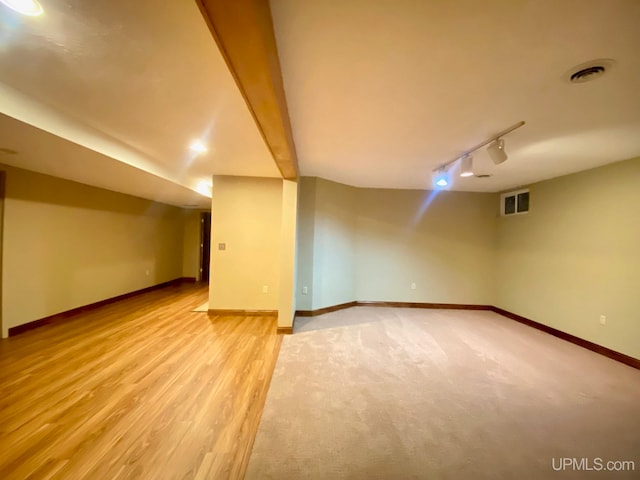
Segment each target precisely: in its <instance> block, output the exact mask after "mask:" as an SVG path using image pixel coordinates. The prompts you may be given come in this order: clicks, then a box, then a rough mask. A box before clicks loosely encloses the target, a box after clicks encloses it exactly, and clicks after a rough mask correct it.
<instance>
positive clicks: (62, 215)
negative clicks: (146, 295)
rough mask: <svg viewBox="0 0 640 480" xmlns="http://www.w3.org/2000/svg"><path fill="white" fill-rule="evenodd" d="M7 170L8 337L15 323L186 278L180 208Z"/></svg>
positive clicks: (5, 307) (5, 290)
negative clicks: (9, 330) (184, 275)
mask: <svg viewBox="0 0 640 480" xmlns="http://www.w3.org/2000/svg"><path fill="white" fill-rule="evenodd" d="M2 170H5V171H6V172H7V177H6V197H5V214H4V242H3V246H4V249H3V265H2V275H3V282H2V288H3V304H2V310H3V320H4V321H3V330H4V331H3V335H4V336H6V333H7V329H8V328H10V327H13V326H17V325H21V324H23V323H27V322H30V321H33V320H37V319H39V318H43V317H46V316H49V315H53V314H56V313H59V312H63V311H66V310H70V309H73V308H76V307H79V306H82V305H87V304H90V303H94V302H97V301H100V300H104V299H106V298H111V297H114V296H117V295H121V294H123V293H128V292H131V291H134V290H138V289H141V288H145V287H148V286H151V285H156V284H159V283H162V282H165V281H168V280H172V279H175V278H179V277H181V275H182V240H183V222H182V215H181V211H180V209H178V208H176V207H171V206H168V205H163V204H159V203H154V202H150V201H148V200H143V199H140V198H136V197H132V196H128V195H123V194H120V193H115V192H110V191H108V190H103V189H99V188H95V187H90V186H87V185H82V184H79V183H75V182H71V181H67V180H62V179H58V178H54V177H50V176H46V175H41V174H37V173H33V172H29V171H26V170H21V169H17V168H12V167H4V166H3V167H2ZM147 272H148V274H147Z"/></svg>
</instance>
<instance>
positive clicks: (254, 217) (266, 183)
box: [209, 176, 282, 310]
mask: <svg viewBox="0 0 640 480" xmlns="http://www.w3.org/2000/svg"><path fill="white" fill-rule="evenodd" d="M281 222H282V180H281V179H277V178H252V177H227V176H214V177H213V198H212V203H211V225H212V229H211V231H212V250H211V280H210V282H209V308H210V309H223V310H226V309H231V310H234V309H239V310H278V302H279V299H280V296H279V287H280V241H281V233H282V232H281ZM219 243H224V244H226V249H225V250H218V244H219ZM263 286H267V288H268V293H263Z"/></svg>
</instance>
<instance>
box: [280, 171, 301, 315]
mask: <svg viewBox="0 0 640 480" xmlns="http://www.w3.org/2000/svg"><path fill="white" fill-rule="evenodd" d="M297 213H298V183H297V182H296V181H292V180H283V181H282V217H281V218H282V222H281V229H280V301H279V304H278V326H279V327H291V326H292V325H293V318H294V316H295V311H296V297H295V284H296V283H295V282H296V241H297V236H296V229H297Z"/></svg>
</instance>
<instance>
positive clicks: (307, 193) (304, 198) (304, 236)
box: [295, 177, 317, 310]
mask: <svg viewBox="0 0 640 480" xmlns="http://www.w3.org/2000/svg"><path fill="white" fill-rule="evenodd" d="M316 180H317V179H316V177H300V178H299V179H298V222H297V232H296V244H297V259H296V293H295V297H296V308H297V309H298V310H311V309H312V308H313V292H314V285H313V238H314V232H315V204H316ZM305 287H306V291H305Z"/></svg>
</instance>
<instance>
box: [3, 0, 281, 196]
mask: <svg viewBox="0 0 640 480" xmlns="http://www.w3.org/2000/svg"><path fill="white" fill-rule="evenodd" d="M40 1H41V3H42V5H43V7H44V10H45V13H44V15H42V16H41V17H22V16H20V15H18V14H15V13H13V12H12V11H10V10H8V9H7V8H6V7H5V6H4V5H1V4H0V94H1V95H2V98H3V101H2V103H0V113H3V114H5V115H7V116H8V117H12V118H13V119H15V121H16V123H15V124H14V125H11V124H10V122H9V119H8V118H3V119H2V124H3V129H4V128H6V130H3V131H2V134H1V135H0V147H4V148H11V149H14V150H18V152H19V154H18V155H16V156H11V158H7V157H6V156H5V157H2V158H0V162H4V163H9V162H11V163H12V164H15V165H16V166H22V167H23V168H27V169H31V170H35V171H41V172H44V173H51V174H55V175H57V176H60V177H63V178H69V179H72V180H77V181H82V182H84V183H88V184H92V185H99V186H106V185H105V178H104V174H103V173H101V171H102V170H101V168H96V166H97V165H98V164H101V162H104V161H105V159H107V158H111V159H112V160H113V161H114V162H116V161H117V162H119V163H124V164H125V165H124V166H128V167H129V168H121V167H123V166H122V165H120V166H114V167H113V168H110V169H109V172H110V173H109V175H113V176H114V177H113V178H110V179H109V181H108V182H107V183H109V184H112V185H114V186H117V185H126V187H122V186H121V187H120V188H116V187H113V186H112V187H107V188H111V189H115V190H118V191H123V190H125V193H131V194H134V195H139V196H144V197H146V198H151V197H154V196H155V197H158V195H159V194H158V193H149V192H148V190H149V188H148V185H146V183H145V182H146V181H147V180H145V178H148V180H149V181H150V182H155V181H156V180H157V179H160V180H163V181H164V182H165V183H166V182H173V183H176V184H178V185H181V186H184V187H187V188H189V189H191V190H197V189H199V187H198V186H199V185H200V184H201V183H202V182H203V181H204V182H209V183H210V180H211V175H212V174H220V175H252V176H264V177H279V176H280V174H279V172H278V169H277V167H276V165H275V162H274V161H273V158H272V156H271V154H270V152H269V151H268V149H267V147H266V145H265V143H264V141H263V139H262V137H261V135H260V133H259V130H258V129H257V127H256V125H255V122H254V120H253V118H252V116H251V114H250V113H249V110H248V108H247V106H246V104H245V102H244V100H243V98H242V96H241V94H240V92H239V90H238V88H237V87H236V85H235V82H234V80H233V78H232V76H231V74H230V72H229V70H228V68H227V66H226V64H225V62H224V60H223V58H222V55H221V54H220V52H219V50H218V48H217V46H216V44H215V42H214V41H213V38H212V36H211V34H210V32H209V30H208V28H207V26H206V24H205V22H204V20H203V18H202V15H201V14H200V12H199V10H198V8H197V5H196V3H195V1H192V0H189V1H187V0H172V1H162V2H151V1H142V2H139V1H130V0H110V1H108V2H88V1H85V0H40ZM22 124H29V125H32V126H33V127H37V128H32V129H26V128H25V126H24V125H22ZM12 129H15V130H16V131H20V132H21V134H27V133H28V134H30V135H34V137H33V139H32V140H33V141H43V142H45V141H48V142H50V143H51V145H52V147H53V148H56V149H60V150H48V151H47V150H44V149H37V148H28V146H27V145H26V144H25V143H24V142H23V143H20V142H19V141H18V139H17V137H16V139H14V138H13V136H12V135H11V134H10V131H11V130H12ZM47 132H48V133H49V134H54V135H56V136H59V137H62V138H64V139H66V140H69V141H70V142H72V143H74V144H76V145H75V146H64V145H63V144H62V143H60V142H54V141H53V140H51V139H50V138H48V137H46V135H45V134H46V133H47ZM198 137H201V138H205V139H206V143H207V144H208V146H209V152H208V153H207V154H205V155H202V156H198V157H196V156H194V155H193V154H192V153H191V152H190V151H189V150H188V148H187V147H188V145H189V143H190V142H191V140H192V139H194V138H198ZM45 138H47V140H44V139H45ZM27 143H28V142H27ZM54 145H55V146H54ZM78 145H80V146H82V147H85V149H87V150H90V151H91V152H84V153H82V154H80V153H79V152H80V150H78V148H77V147H78ZM72 153H74V154H78V155H81V156H82V158H83V159H84V161H82V162H78V161H74V160H72V159H71V157H69V156H68V155H70V154H72ZM52 158H53V159H55V168H53V169H52ZM134 168H135V169H138V170H142V173H144V172H148V173H149V175H150V176H148V177H147V176H145V175H144V174H143V175H140V174H139V173H140V172H137V173H135V172H134V170H133V169H134ZM133 177H135V178H137V179H138V181H132V178H133ZM151 177H155V179H156V180H154V179H152V178H151ZM200 189H201V188H200ZM168 190H172V189H168ZM175 191H176V192H182V193H175V195H173V194H169V195H166V192H165V194H163V197H164V198H166V200H165V201H166V202H168V203H173V204H176V205H180V204H182V203H183V202H184V198H183V197H184V196H183V195H182V194H183V193H184V192H183V191H182V190H181V189H175ZM197 197H199V200H198V203H199V206H206V205H207V204H210V200H209V199H208V198H206V196H202V195H198V196H197ZM189 203H193V202H191V201H190V202H189Z"/></svg>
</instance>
